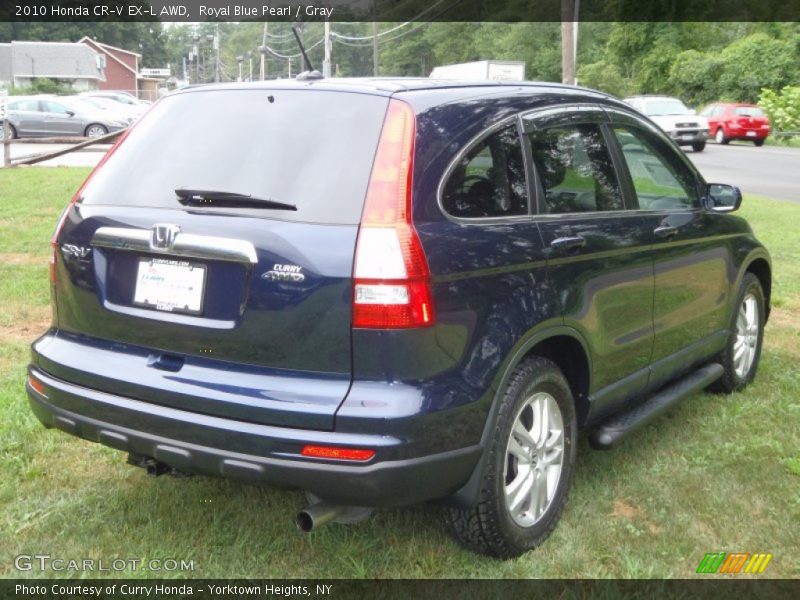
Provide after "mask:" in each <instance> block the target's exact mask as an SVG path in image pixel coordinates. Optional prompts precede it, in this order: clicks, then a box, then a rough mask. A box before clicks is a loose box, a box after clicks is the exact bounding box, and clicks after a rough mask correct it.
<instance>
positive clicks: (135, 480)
mask: <svg viewBox="0 0 800 600" xmlns="http://www.w3.org/2000/svg"><path fill="white" fill-rule="evenodd" d="M85 174H86V171H85V170H77V169H49V170H44V169H28V170H14V171H0V265H3V266H2V267H1V268H0V269H2V270H0V303H1V304H2V306H3V310H2V313H0V314H2V316H1V317H0V506H2V510H0V576H4V577H17V576H19V575H25V574H24V573H22V574H20V573H18V572H16V571H15V570H14V569H13V557H14V556H15V555H17V554H20V553H29V554H30V553H36V552H46V553H49V554H51V555H53V556H60V557H67V558H81V557H93V558H103V559H105V560H107V561H110V560H112V559H113V558H116V557H125V558H129V557H139V558H163V557H167V558H177V559H186V560H189V559H193V560H194V561H195V564H196V569H195V571H194V572H189V573H185V575H188V576H196V577H237V576H240V577H246V576H258V577H589V578H591V577H692V576H694V571H695V569H696V567H697V564H698V563H699V562H700V560H701V559H702V557H703V555H704V554H705V553H706V552H711V551H745V552H771V553H773V554H774V559H773V560H772V562H771V563H770V565H769V567H768V571H767V574H768V575H770V576H773V577H800V554H798V548H800V528H798V526H797V523H798V522H800V400H798V398H800V375H799V374H798V367H797V365H798V362H800V331H799V330H800V243H799V240H798V234H797V230H796V225H797V223H800V206H797V205H793V204H791V203H787V202H776V201H770V200H766V199H756V198H747V199H746V200H745V204H744V207H743V209H742V211H741V214H742V215H743V216H745V217H747V218H748V219H749V220H750V221H751V222H752V224H753V226H754V227H755V229H756V231H757V233H758V235H759V236H760V238H761V239H762V240H763V241H764V242H765V243H766V244H767V246H768V247H769V248H770V250H771V251H772V254H773V257H774V262H775V264H774V267H775V291H774V298H775V310H774V312H773V317H772V319H771V321H770V324H769V325H768V328H767V334H766V343H765V348H764V355H763V359H762V363H761V369H760V371H759V375H758V377H757V379H756V381H755V383H754V384H753V385H752V386H751V387H750V388H748V389H747V390H746V392H744V393H740V394H736V395H733V396H716V395H705V394H704V395H697V396H695V397H693V398H691V399H689V400H687V401H686V402H685V403H684V405H683V407H682V408H681V410H678V411H674V412H673V413H671V414H669V415H667V416H666V417H664V418H661V419H660V420H659V421H657V422H656V423H655V424H653V425H652V426H650V427H647V428H646V429H645V430H644V431H642V432H641V433H640V434H637V435H636V436H635V437H633V438H632V439H630V440H629V441H627V442H626V443H625V444H623V445H622V446H621V447H620V448H618V449H616V450H614V451H611V452H607V453H600V452H594V451H592V450H590V449H589V447H588V445H587V444H586V442H585V441H584V440H582V441H581V443H580V447H579V454H578V456H579V458H578V464H577V472H576V477H575V480H574V487H573V492H572V495H571V498H570V502H569V504H568V506H567V509H566V511H565V513H564V516H563V519H562V521H561V523H560V525H559V526H558V527H557V529H556V531H555V533H554V534H553V536H552V537H551V538H550V540H549V541H548V542H547V543H546V544H545V545H544V546H543V547H542V548H540V549H539V550H537V551H535V552H531V553H528V554H527V555H525V556H523V557H522V558H519V559H517V560H513V561H508V562H499V561H495V560H491V559H486V558H482V557H478V556H475V555H472V554H470V553H468V552H466V551H464V550H461V549H460V548H459V547H458V546H457V545H456V544H455V543H454V542H453V541H452V540H451V538H450V537H449V536H448V534H447V531H446V529H445V527H444V526H443V525H442V522H441V519H440V518H439V512H438V509H437V508H436V507H435V506H429V505H426V506H416V507H411V508H404V509H393V510H383V511H380V512H377V513H375V514H374V515H373V516H372V517H371V518H370V519H369V520H367V521H366V522H364V523H362V524H360V525H358V526H340V525H332V526H328V527H325V528H323V529H321V530H320V531H318V532H316V533H314V534H312V535H309V536H301V535H299V534H298V533H297V532H296V531H295V529H294V525H293V524H292V518H293V516H294V513H295V511H296V510H297V509H298V508H300V507H301V506H302V505H303V502H304V499H303V496H302V494H301V493H299V492H293V491H280V490H273V489H268V488H256V487H250V486H246V485H240V484H237V483H232V482H228V481H224V480H221V479H212V478H206V477H194V478H191V479H172V478H169V477H160V478H158V479H148V478H147V477H146V476H145V474H144V473H143V471H142V470H140V469H135V468H132V467H129V466H127V465H126V464H125V456H124V455H123V454H122V453H119V452H117V451H114V450H111V449H109V448H105V447H102V446H100V445H97V444H91V443H89V442H85V441H81V440H78V439H75V438H72V437H70V436H68V435H66V434H64V433H61V432H59V431H53V430H45V429H43V428H42V427H41V426H40V425H39V423H38V421H36V419H35V418H34V416H33V415H32V414H31V412H30V411H29V409H28V406H27V401H26V399H25V394H24V392H23V382H24V376H25V364H26V362H27V360H28V349H27V346H28V344H29V342H30V341H31V340H32V339H33V338H34V337H36V335H37V334H38V333H39V332H40V331H41V330H43V329H44V328H45V327H46V324H47V322H48V320H49V308H48V289H47V288H48V284H47V264H46V260H47V252H48V240H49V236H50V234H51V230H52V227H53V224H54V222H55V219H56V218H57V216H58V214H59V212H60V211H61V208H62V207H63V206H64V204H65V203H66V201H67V200H68V198H69V197H70V195H71V193H72V191H73V190H74V189H76V188H77V186H78V185H79V183H80V181H81V179H82V178H83V177H84V176H85ZM28 575H34V576H35V575H38V573H37V572H32V573H29V574H28ZM147 575H152V576H159V575H164V574H160V573H152V574H148V573H137V574H136V576H147ZM707 577H708V576H707Z"/></svg>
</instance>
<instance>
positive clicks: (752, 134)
mask: <svg viewBox="0 0 800 600" xmlns="http://www.w3.org/2000/svg"><path fill="white" fill-rule="evenodd" d="M745 135H746V136H747V137H756V132H755V131H748V132H747V133H745Z"/></svg>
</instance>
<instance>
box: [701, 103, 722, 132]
mask: <svg viewBox="0 0 800 600" xmlns="http://www.w3.org/2000/svg"><path fill="white" fill-rule="evenodd" d="M721 113H722V109H721V107H720V105H719V104H711V105H709V106H707V107H706V108H704V109H703V110H702V111H701V112H700V116H701V117H705V118H706V119H707V120H708V130H709V131H710V132H711V133H710V134H709V135H712V136H713V135H714V133H715V132H716V131H717V125H718V124H719V118H720V114H721Z"/></svg>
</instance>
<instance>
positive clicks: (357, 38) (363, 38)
mask: <svg viewBox="0 0 800 600" xmlns="http://www.w3.org/2000/svg"><path fill="white" fill-rule="evenodd" d="M442 2H444V0H438V1H437V2H434V3H433V4H431V5H430V6H429V7H428V8H426V9H425V10H423V11H422V12H421V13H419V14H418V15H417V16H415V17H414V18H412V19H409V20H408V21H406V22H405V23H400V25H397V26H396V27H392V28H391V29H387V30H386V31H382V32H381V33H379V34H377V35H365V36H351V35H342V34H340V33H337V32H336V31H331V37H335V38H339V39H343V40H349V41H353V42H356V41H366V40H372V39H373V38H374V37H382V36H384V35H389V34H390V33H393V32H395V31H397V30H398V29H402V28H403V27H406V26H407V25H410V24H411V23H413V22H414V21H416V20H417V19H419V18H420V17H421V16H422V15H424V14H426V13H429V12H430V11H432V10H433V9H434V8H436V7H437V6H439V5H440V4H441V3H442ZM392 39H396V38H392Z"/></svg>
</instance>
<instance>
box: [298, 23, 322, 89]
mask: <svg viewBox="0 0 800 600" xmlns="http://www.w3.org/2000/svg"><path fill="white" fill-rule="evenodd" d="M297 25H300V27H302V26H303V24H302V23H294V24H293V25H292V33H293V34H294V39H296V40H297V45H298V46H300V53H301V54H302V55H303V61H304V62H305V63H306V70H305V71H303V72H302V73H300V74H299V75H298V76H297V81H308V80H310V79H322V78H323V75H322V73H320V72H319V71H317V70H316V69H315V68H314V66H313V65H312V64H311V61H310V60H309V59H308V54H306V49H305V48H304V47H303V42H302V41H301V40H300V35H299V34H298V33H297Z"/></svg>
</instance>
